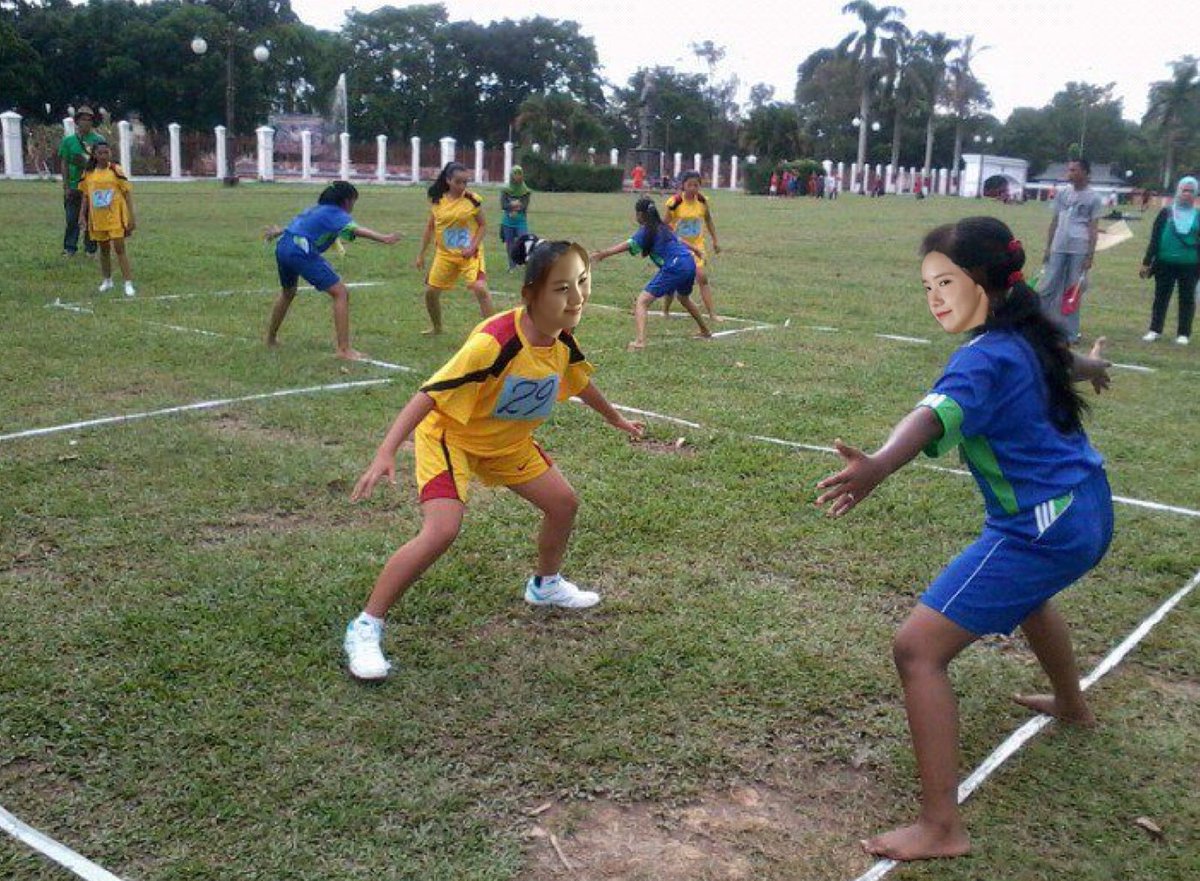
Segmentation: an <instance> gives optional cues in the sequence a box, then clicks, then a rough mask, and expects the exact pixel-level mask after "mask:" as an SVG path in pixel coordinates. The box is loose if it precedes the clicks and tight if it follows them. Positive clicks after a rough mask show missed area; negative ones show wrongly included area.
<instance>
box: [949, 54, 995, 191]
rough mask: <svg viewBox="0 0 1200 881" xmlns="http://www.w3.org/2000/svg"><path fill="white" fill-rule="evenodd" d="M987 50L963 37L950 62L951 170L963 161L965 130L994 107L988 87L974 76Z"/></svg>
mask: <svg viewBox="0 0 1200 881" xmlns="http://www.w3.org/2000/svg"><path fill="white" fill-rule="evenodd" d="M986 48H987V47H986V46H983V47H980V48H978V49H976V48H975V37H974V36H973V35H971V36H966V37H963V38H962V39H961V40H960V41H959V43H958V57H957V58H955V59H954V60H953V61H951V62H950V67H949V72H950V92H949V95H948V96H947V98H948V103H949V105H950V108H951V111H952V112H953V113H954V158H953V160H952V162H951V165H950V167H951V168H954V169H957V168H958V164H959V161H960V160H961V158H962V142H963V133H964V130H963V127H964V126H965V125H966V123H967V121H968V120H970V119H972V118H973V117H974V116H976V115H977V114H978V113H980V112H982V111H984V110H988V109H989V108H991V106H992V98H991V95H989V94H988V90H987V86H985V85H984V84H983V83H981V82H980V81H979V79H978V78H977V77H976V76H975V71H974V70H972V69H971V63H972V62H973V61H974V60H975V56H977V55H978V54H979V53H980V52H982V51H984V50H985V49H986Z"/></svg>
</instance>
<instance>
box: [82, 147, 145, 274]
mask: <svg viewBox="0 0 1200 881" xmlns="http://www.w3.org/2000/svg"><path fill="white" fill-rule="evenodd" d="M79 189H80V191H81V192H82V193H83V201H82V210H81V211H80V214H79V225H80V226H81V227H83V228H84V230H86V231H87V234H88V237H89V238H90V239H91V240H92V241H93V242H96V243H97V244H98V245H99V246H100V272H101V274H102V277H103V280H102V281H101V282H100V293H104V292H105V291H111V290H112V287H113V280H112V253H113V252H114V251H115V252H116V254H117V262H118V263H119V264H121V275H122V276H124V278H125V296H127V297H132V296H133V295H134V294H136V293H137V291H135V290H134V288H133V270H132V268H130V266H129V255H128V254H126V253H125V239H127V238H128V237H129V236H131V235H133V231H134V229H136V228H137V221H136V220H135V219H134V216H133V192H132V189H133V188H132V187H131V186H130V185H129V178H127V177H126V176H125V172H123V171H122V170H121V166H119V165H117V163H115V162H113V161H112V148H111V147H109V146H108V144H106V143H105V142H104V141H101V142H100V143H98V144H96V146H94V147H93V148H92V157H91V159H89V160H88V164H87V171H85V172H84V173H83V179H82V180H80V182H79Z"/></svg>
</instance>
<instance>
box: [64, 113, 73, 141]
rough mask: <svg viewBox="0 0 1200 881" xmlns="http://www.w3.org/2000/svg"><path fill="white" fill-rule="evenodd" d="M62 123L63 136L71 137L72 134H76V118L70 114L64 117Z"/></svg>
mask: <svg viewBox="0 0 1200 881" xmlns="http://www.w3.org/2000/svg"><path fill="white" fill-rule="evenodd" d="M62 125H63V137H65V138H69V137H70V136H71V135H73V134H75V120H74V119H72V118H71V117H70V116H64V117H63V121H62Z"/></svg>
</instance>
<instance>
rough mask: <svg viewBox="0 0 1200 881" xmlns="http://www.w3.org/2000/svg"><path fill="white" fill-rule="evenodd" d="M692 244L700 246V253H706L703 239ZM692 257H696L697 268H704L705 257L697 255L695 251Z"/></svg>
mask: <svg viewBox="0 0 1200 881" xmlns="http://www.w3.org/2000/svg"><path fill="white" fill-rule="evenodd" d="M692 244H693V245H695V246H696V247H697V248H699V249H700V253H701V254H703V253H704V242H703V241H701V242H699V243H697V242H692ZM692 257H693V259H695V261H696V268H697V269H703V268H704V258H703V257H697V256H696V255H695V253H693V254H692Z"/></svg>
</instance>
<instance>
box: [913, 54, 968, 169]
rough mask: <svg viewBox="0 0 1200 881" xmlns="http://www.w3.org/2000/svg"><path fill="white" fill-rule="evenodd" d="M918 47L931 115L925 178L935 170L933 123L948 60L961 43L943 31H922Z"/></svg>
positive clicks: (926, 144) (926, 132) (944, 80)
mask: <svg viewBox="0 0 1200 881" xmlns="http://www.w3.org/2000/svg"><path fill="white" fill-rule="evenodd" d="M917 46H918V50H919V51H920V53H921V56H922V60H923V61H924V64H923V65H922V66H923V67H924V72H925V76H924V77H923V79H924V86H925V97H926V99H927V100H928V101H929V108H928V109H929V115H928V117H926V120H925V176H926V177H928V176H929V174H930V172H931V171H932V169H933V123H934V119H935V118H936V116H937V106H938V101H940V100H941V99H942V86H943V85H945V83H946V58H947V57H948V56H949V55H950V53H951V52H953V51H954V50H955V49H957V48H958V46H959V41H958V40H952V39H950V38H949V37H947V36H946V35H945V34H944V33H942V32H941V31H938V32H937V33H936V34H930V33H927V32H925V31H921V33H920V35H918V37H917ZM955 167H957V165H956V166H955Z"/></svg>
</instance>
